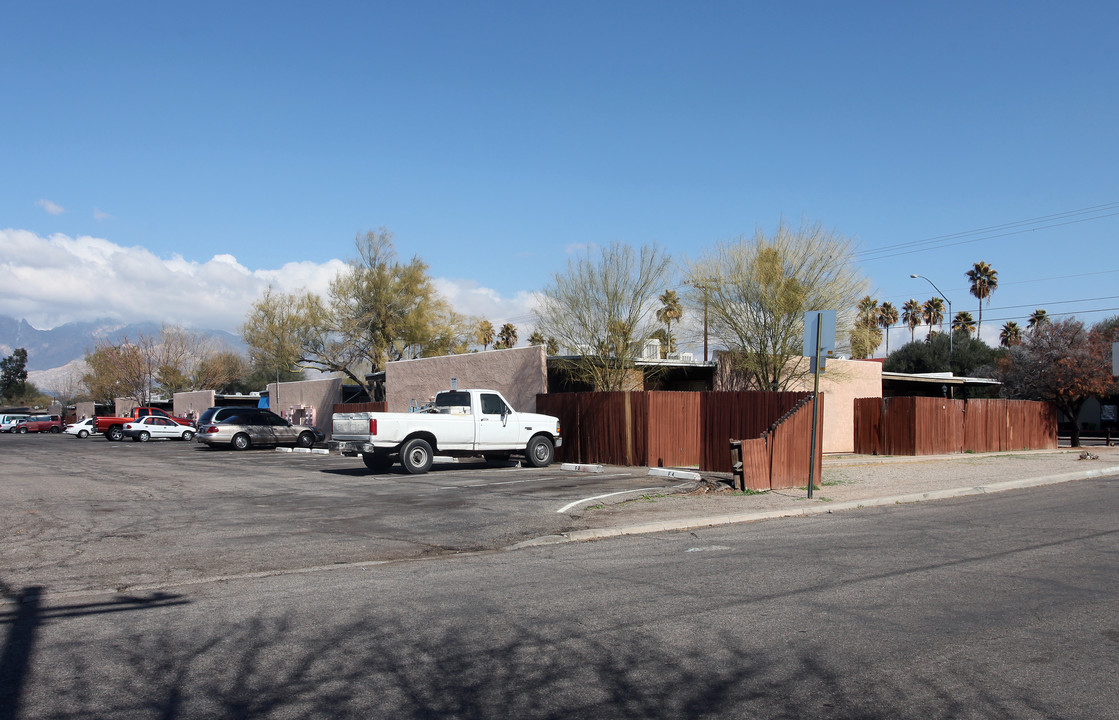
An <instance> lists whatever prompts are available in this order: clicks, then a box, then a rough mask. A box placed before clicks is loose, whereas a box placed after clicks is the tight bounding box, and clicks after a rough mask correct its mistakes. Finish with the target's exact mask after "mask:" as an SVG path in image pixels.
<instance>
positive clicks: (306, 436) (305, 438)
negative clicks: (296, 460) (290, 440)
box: [295, 432, 315, 448]
mask: <svg viewBox="0 0 1119 720" xmlns="http://www.w3.org/2000/svg"><path fill="white" fill-rule="evenodd" d="M295 446H296V447H301V448H309V447H314V446H315V434H314V433H312V432H301V433H299V437H297V438H296V439H295Z"/></svg>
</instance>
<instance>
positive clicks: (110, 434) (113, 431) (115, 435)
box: [105, 425, 124, 442]
mask: <svg viewBox="0 0 1119 720" xmlns="http://www.w3.org/2000/svg"><path fill="white" fill-rule="evenodd" d="M123 438H124V428H122V427H121V426H120V425H114V426H112V427H111V428H109V429H108V430H106V431H105V439H106V440H109V441H111V442H116V441H117V440H121V439H123Z"/></svg>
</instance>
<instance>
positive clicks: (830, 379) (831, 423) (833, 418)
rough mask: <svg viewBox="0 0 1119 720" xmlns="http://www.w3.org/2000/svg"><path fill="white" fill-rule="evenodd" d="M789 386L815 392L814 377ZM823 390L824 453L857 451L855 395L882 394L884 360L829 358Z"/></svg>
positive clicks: (869, 395)
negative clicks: (868, 360) (798, 384)
mask: <svg viewBox="0 0 1119 720" xmlns="http://www.w3.org/2000/svg"><path fill="white" fill-rule="evenodd" d="M803 361H804V362H805V363H807V362H808V359H807V358H805V359H804V360H803ZM789 389H790V390H808V391H811V390H812V376H811V375H810V376H808V378H806V380H805V381H804V383H803V384H802V385H801V386H799V387H790V388H789ZM820 392H821V393H822V394H823V395H824V431H823V443H824V444H823V448H824V452H829V453H837V452H854V450H855V398H862V397H882V363H879V362H867V361H865V360H828V361H827V367H826V369H825V371H824V372H823V374H821V375H820Z"/></svg>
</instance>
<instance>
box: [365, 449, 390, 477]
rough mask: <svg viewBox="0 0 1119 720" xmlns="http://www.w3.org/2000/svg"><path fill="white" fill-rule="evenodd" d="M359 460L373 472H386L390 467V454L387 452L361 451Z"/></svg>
mask: <svg viewBox="0 0 1119 720" xmlns="http://www.w3.org/2000/svg"><path fill="white" fill-rule="evenodd" d="M361 460H362V462H364V463H365V467H367V468H369V469H370V470H372V471H373V472H375V473H385V472H388V471H389V468H391V467H392V456H391V455H389V454H388V453H362V454H361Z"/></svg>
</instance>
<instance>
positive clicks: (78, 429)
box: [62, 418, 96, 440]
mask: <svg viewBox="0 0 1119 720" xmlns="http://www.w3.org/2000/svg"><path fill="white" fill-rule="evenodd" d="M62 432H64V433H66V434H67V435H74V436H76V437H79V438H81V439H83V440H84V439H85V438H87V437H89V436H90V435H92V434H94V433H95V432H96V430H95V429H94V426H93V418H86V419H85V420H79V421H77V422H75V423H70V424H69V425H67V426H66V427H65V428H63V430H62Z"/></svg>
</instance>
